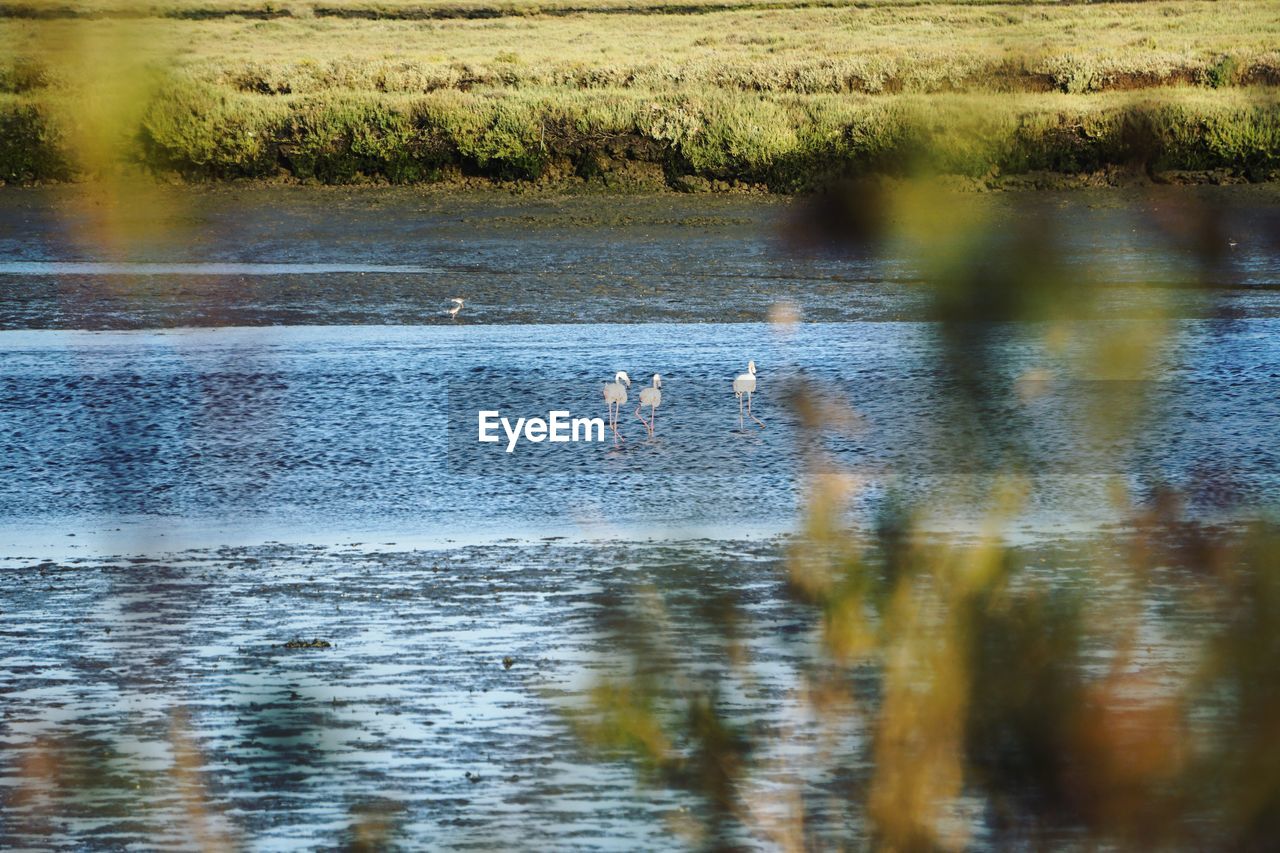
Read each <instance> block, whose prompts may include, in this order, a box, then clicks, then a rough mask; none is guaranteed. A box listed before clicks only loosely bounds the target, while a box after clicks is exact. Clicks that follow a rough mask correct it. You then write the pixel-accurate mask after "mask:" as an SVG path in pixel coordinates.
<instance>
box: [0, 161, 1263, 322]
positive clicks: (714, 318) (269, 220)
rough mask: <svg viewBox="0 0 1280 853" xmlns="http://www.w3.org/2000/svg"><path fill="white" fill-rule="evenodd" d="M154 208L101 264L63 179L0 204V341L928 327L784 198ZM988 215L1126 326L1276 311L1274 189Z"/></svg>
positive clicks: (1163, 193) (180, 193)
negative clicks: (1190, 234) (1209, 248)
mask: <svg viewBox="0 0 1280 853" xmlns="http://www.w3.org/2000/svg"><path fill="white" fill-rule="evenodd" d="M160 198H161V199H163V198H165V197H163V196H162V197H160ZM168 201H169V203H168V204H157V205H155V206H150V207H140V208H138V209H130V210H127V211H117V214H118V215H119V216H122V217H123V219H121V220H119V221H116V222H115V223H114V224H113V225H112V228H117V229H119V230H120V231H121V232H122V233H125V234H137V235H151V237H150V238H148V239H143V240H140V241H138V242H137V243H136V245H134V246H133V247H132V248H131V249H130V251H128V252H127V253H121V255H120V256H113V257H104V256H103V250H102V248H101V247H100V246H97V245H96V244H94V243H93V242H92V241H86V240H85V237H86V235H90V236H91V235H94V234H96V233H99V231H100V230H101V229H102V227H103V223H102V221H101V220H100V218H99V217H100V215H101V213H102V211H101V210H99V209H98V208H96V207H95V206H94V205H92V204H86V203H84V202H83V200H82V199H81V198H80V196H79V195H78V190H77V189H76V188H66V187H63V188H46V189H39V190H14V191H8V190H6V191H5V193H3V194H0V259H2V260H0V329H31V328H60V329H156V328H175V327H187V326H214V327H221V326H277V325H347V324H364V325H390V324H402V325H433V324H447V325H476V324H481V325H502V324H539V323H662V324H669V323H708V322H715V323H726V322H727V323H742V322H764V321H767V320H769V319H770V318H771V317H772V316H773V314H772V312H773V311H774V310H775V309H776V307H777V306H778V305H779V304H782V305H785V306H790V307H793V308H794V309H796V311H797V312H798V316H799V318H800V319H802V320H804V321H807V322H838V321H854V320H873V321H892V320H927V319H930V318H931V317H932V316H933V315H932V314H931V311H932V308H931V304H930V301H929V293H928V289H927V288H926V287H923V286H921V284H922V282H923V276H924V271H923V270H922V269H921V264H920V259H919V258H915V257H912V256H911V250H910V247H907V246H898V245H894V244H885V245H880V246H877V247H876V250H875V251H874V252H847V251H846V252H835V251H831V250H830V249H829V248H828V247H825V246H824V245H823V244H822V243H821V238H822V237H823V235H822V234H821V233H814V231H813V225H814V221H813V217H812V216H811V215H810V216H806V214H805V210H806V208H805V206H804V204H803V203H802V202H799V201H794V200H792V201H788V200H781V199H769V198H758V197H731V196H727V197H722V196H696V197H681V196H647V197H638V198H629V199H627V200H626V203H625V205H621V204H619V201H618V199H611V198H607V197H600V196H576V197H557V198H544V199H531V198H521V197H513V196H509V195H501V194H495V193H487V194H471V195H465V196H452V195H448V194H440V193H431V192H420V191H413V190H405V189H386V188H382V189H376V188H371V189H363V190H361V189H332V188H329V189H325V188H298V187H293V188H290V187H243V188H242V187H222V188H217V189H194V188H185V189H174V190H172V191H171V196H169V197H168ZM1192 202H1194V203H1195V204H1198V205H1205V206H1208V207H1209V208H1210V209H1212V210H1214V211H1215V213H1214V221H1215V223H1216V224H1217V226H1218V227H1219V228H1220V230H1221V234H1220V248H1221V249H1222V250H1223V251H1222V257H1221V262H1220V263H1219V264H1218V265H1217V267H1216V268H1215V269H1213V270H1212V280H1210V281H1205V282H1203V283H1204V284H1206V285H1208V286H1209V287H1211V288H1212V292H1211V293H1209V294H1204V293H1201V292H1191V291H1188V292H1186V293H1181V292H1180V291H1176V290H1172V288H1179V287H1181V286H1182V285H1184V284H1185V283H1186V282H1187V280H1188V278H1189V277H1193V276H1199V275H1200V274H1201V272H1202V271H1201V270H1200V268H1199V267H1197V266H1196V262H1197V256H1196V255H1195V254H1194V253H1193V252H1191V251H1189V249H1188V247H1187V246H1186V245H1181V244H1179V245H1172V244H1171V243H1170V240H1169V236H1168V234H1167V233H1165V232H1162V230H1161V228H1160V227H1159V226H1158V223H1160V222H1162V221H1166V220H1168V219H1169V218H1170V217H1176V216H1177V215H1178V209H1179V207H1180V206H1182V205H1186V204H1188V203H1192ZM976 203H977V202H975V204H976ZM988 212H989V213H990V215H991V216H993V217H994V218H995V222H996V224H997V225H998V226H1000V228H1004V229H1005V230H1008V231H1010V232H1011V233H1016V229H1015V228H1013V226H1015V225H1016V224H1017V222H1019V221H1020V220H1021V219H1022V218H1024V217H1027V216H1042V217H1044V219H1045V222H1046V223H1047V226H1048V227H1049V229H1050V232H1051V233H1052V234H1053V239H1054V240H1055V241H1057V242H1058V245H1059V246H1060V248H1061V250H1062V252H1063V255H1064V260H1065V261H1066V262H1068V263H1070V264H1072V265H1073V268H1074V269H1075V270H1076V271H1077V272H1078V274H1079V281H1080V283H1081V284H1086V283H1087V284H1091V285H1096V286H1097V287H1100V288H1101V289H1102V293H1101V296H1100V300H1101V302H1100V304H1099V312H1100V313H1101V314H1103V315H1105V316H1108V317H1112V318H1114V317H1120V316H1134V315H1137V316H1145V315H1144V313H1143V312H1145V311H1146V310H1147V307H1146V302H1147V299H1146V297H1145V296H1144V291H1143V288H1146V287H1149V286H1157V287H1165V288H1171V290H1169V292H1166V293H1164V294H1162V296H1163V297H1167V298H1168V300H1169V304H1168V305H1167V306H1166V310H1171V311H1173V312H1175V313H1176V314H1178V315H1179V316H1190V317H1224V316H1225V317H1273V316H1280V254H1277V244H1276V242H1275V239H1276V238H1275V234H1277V233H1280V193H1278V191H1277V190H1276V188H1274V187H1270V186H1266V187H1205V188H1186V187H1182V188H1178V187H1163V188H1159V187H1157V188H1152V187H1148V188H1145V189H1130V190H1093V191H1087V192H1078V193H1048V192H1046V193H1039V194H1035V195H1026V194H1017V195H1011V196H1008V197H1001V198H1000V199H996V200H994V201H992V205H991V207H990V208H989V210H988ZM993 227H994V226H993ZM1000 228H996V229H995V230H997V231H998V230H1000ZM827 236H829V235H827ZM197 264H198V265H199V266H198V267H194V265H197ZM1099 271H1102V272H1101V273H1099ZM1099 274H1101V275H1105V276H1106V278H1105V280H1103V281H1093V280H1091V279H1090V278H1089V276H1096V275H1099ZM454 296H459V297H463V298H464V299H466V301H467V306H466V307H465V308H464V309H463V311H462V313H461V314H460V315H459V316H458V318H457V320H456V321H455V320H453V319H451V318H450V316H449V314H448V313H447V309H448V308H449V307H450V306H451V303H450V301H449V300H450V299H451V298H452V297H454Z"/></svg>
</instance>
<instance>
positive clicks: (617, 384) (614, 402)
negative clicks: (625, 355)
mask: <svg viewBox="0 0 1280 853" xmlns="http://www.w3.org/2000/svg"><path fill="white" fill-rule="evenodd" d="M630 387H631V377H630V376H628V375H627V373H626V371H624V370H619V371H618V372H617V373H615V374H614V375H613V381H612V382H610V383H608V384H607V385H605V386H604V402H605V405H606V406H608V407H609V427H610V429H612V430H613V439H614V441H615V442H616V441H617V440H618V439H620V438H622V436H620V435H619V434H618V415H619V414H620V413H621V412H622V405H623V404H624V403H626V402H627V389H628V388H630Z"/></svg>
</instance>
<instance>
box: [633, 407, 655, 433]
mask: <svg viewBox="0 0 1280 853" xmlns="http://www.w3.org/2000/svg"><path fill="white" fill-rule="evenodd" d="M643 406H644V403H641V404H640V405H639V406H636V417H637V418H639V419H640V423H642V424H644V428H645V431H647V432H648V433H649V435H653V427H651V426H649V422H648V421H646V420H645V419H644V415H642V414H640V409H641V407H643Z"/></svg>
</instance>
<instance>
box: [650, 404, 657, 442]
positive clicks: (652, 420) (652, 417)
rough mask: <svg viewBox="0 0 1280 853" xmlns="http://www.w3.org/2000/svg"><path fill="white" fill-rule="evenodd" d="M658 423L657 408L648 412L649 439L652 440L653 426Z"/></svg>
mask: <svg viewBox="0 0 1280 853" xmlns="http://www.w3.org/2000/svg"><path fill="white" fill-rule="evenodd" d="M657 422H658V407H657V406H654V407H653V408H652V409H650V410H649V437H650V438H653V430H654V424H656V423H657Z"/></svg>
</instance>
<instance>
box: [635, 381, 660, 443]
mask: <svg viewBox="0 0 1280 853" xmlns="http://www.w3.org/2000/svg"><path fill="white" fill-rule="evenodd" d="M661 388H662V377H661V376H659V375H658V374H656V373H655V374H653V385H652V386H651V387H649V388H642V389H640V405H639V406H636V417H637V418H639V419H640V423H642V424H644V428H645V429H647V430H649V437H650V438H652V437H653V424H654V422H655V421H656V420H657V419H658V407H659V406H661V405H662V391H661V390H660V389H661ZM645 406H648V407H649V420H647V421H646V420H645V419H644V415H642V414H640V410H641V409H642V408H644V407H645Z"/></svg>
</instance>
